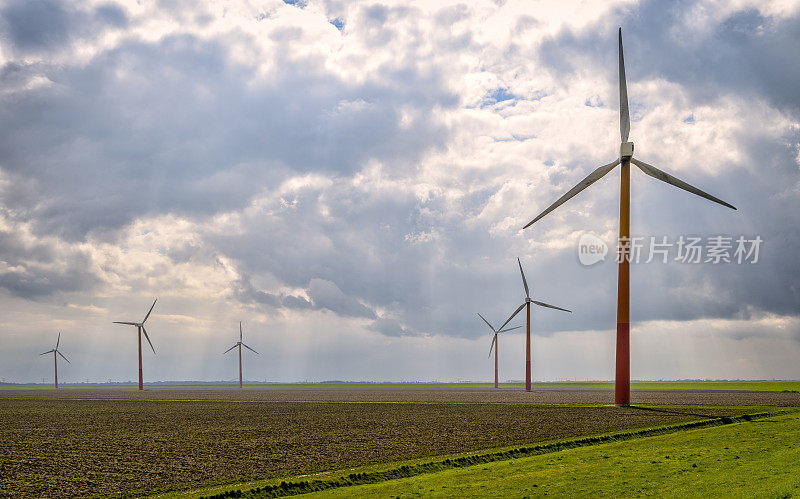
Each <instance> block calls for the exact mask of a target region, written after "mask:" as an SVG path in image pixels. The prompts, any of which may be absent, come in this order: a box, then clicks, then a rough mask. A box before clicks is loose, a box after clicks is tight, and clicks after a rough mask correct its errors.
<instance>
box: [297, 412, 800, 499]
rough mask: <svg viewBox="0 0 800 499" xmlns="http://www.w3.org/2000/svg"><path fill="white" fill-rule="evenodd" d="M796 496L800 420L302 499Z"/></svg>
mask: <svg viewBox="0 0 800 499" xmlns="http://www.w3.org/2000/svg"><path fill="white" fill-rule="evenodd" d="M798 493H800V415H798V414H797V413H793V414H784V415H776V416H772V417H769V418H766V419H758V420H754V421H750V422H741V423H735V424H729V425H723V426H714V427H709V428H700V429H693V430H688V431H683V432H678V433H669V434H664V435H659V436H652V437H646V438H640V439H637V440H629V441H621V442H611V443H604V444H599V445H594V446H589V447H578V448H572V449H567V450H563V451H559V452H553V453H549V454H542V455H536V456H531V457H523V458H517V459H510V460H505V461H497V462H489V463H484V464H477V465H474V466H470V467H466V468H455V469H448V470H445V471H441V472H437V473H428V474H423V475H418V476H414V477H411V478H401V479H396V480H389V481H385V482H381V483H376V484H371V485H359V486H351V487H343V488H338V489H330V490H326V491H322V492H317V493H313V494H310V497H345V496H346V497H420V496H424V497H437V496H438V497H443V496H446V497H458V496H462V497H463V496H472V497H476V496H479V497H523V496H544V495H553V496H562V497H563V496H570V497H574V496H578V497H587V496H591V497H597V496H600V497H610V496H619V495H626V496H644V495H651V496H658V497H665V496H666V497H687V496H688V497H704V496H713V497H720V496H726V497H790V496H792V495H796V494H798Z"/></svg>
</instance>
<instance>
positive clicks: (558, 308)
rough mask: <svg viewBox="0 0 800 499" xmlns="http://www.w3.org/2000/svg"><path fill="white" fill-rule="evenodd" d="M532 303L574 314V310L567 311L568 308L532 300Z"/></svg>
mask: <svg viewBox="0 0 800 499" xmlns="http://www.w3.org/2000/svg"><path fill="white" fill-rule="evenodd" d="M531 302H533V303H535V304H537V305H539V306H540V307H547V308H554V309H556V310H563V311H564V312H569V313H572V310H567V309H566V308H561V307H556V306H555V305H548V304H547V303H544V302H540V301H536V300H531Z"/></svg>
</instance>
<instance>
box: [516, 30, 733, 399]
mask: <svg viewBox="0 0 800 499" xmlns="http://www.w3.org/2000/svg"><path fill="white" fill-rule="evenodd" d="M630 129H631V120H630V114H629V112H628V89H627V85H626V82H625V61H624V58H623V54H622V28H620V29H619V132H620V137H621V144H620V149H619V159H617V160H615V161H614V162H613V163H609V164H607V165H603V166H601V167H599V168H598V169H596V170H595V171H593V172H592V173H590V174H589V176H587V177H586V178H585V179H583V180H581V181H580V182H579V183H578V185H576V186H575V187H573V188H572V189H570V190H569V191H567V193H566V194H564V195H563V196H561V197H560V198H558V200H557V201H556V202H555V203H553V204H552V205H550V206H549V207H548V208H547V209H546V210H544V211H543V212H542V213H540V214H539V215H538V216H537V217H536V218H534V219H533V220H531V221H530V222H528V224H527V225H525V227H523V229H527V228H528V227H530V226H531V225H533V224H534V223H535V222H537V221H538V220H539V219H541V218H542V217H544V216H545V215H547V214H548V213H550V212H551V211H553V210H555V209H556V208H558V207H559V206H561V205H562V204H564V203H565V202H566V201H567V200H569V199H570V198H572V197H573V196H575V195H576V194H578V193H579V192H581V191H582V190H584V189H586V188H587V187H589V186H590V185H592V184H593V183H595V182H597V181H598V180H600V179H601V178H602V177H603V176H604V175H606V174H607V173H608V172H610V171H611V170H613V169H614V168H615V167H616V166H617V165H620V164H621V165H622V166H621V168H622V175H621V182H620V204H619V239H620V255H619V260H620V261H619V275H618V279H617V354H616V359H617V368H616V378H615V384H614V403H615V404H617V405H630V403H631V387H630V379H631V377H630V288H629V285H630V266H629V263H630V262H629V260H630V245H629V241H630V234H631V233H630V210H631V209H630V187H631V183H630V182H631V169H630V166H631V163H633V164H634V165H636V166H637V167H639V169H640V170H642V171H643V172H644V173H646V174H647V175H649V176H651V177H653V178H656V179H658V180H661V181H662V182H666V183H668V184H671V185H674V186H675V187H678V188H680V189H683V190H685V191H689V192H691V193H692V194H696V195H698V196H700V197H703V198H706V199H708V200H710V201H714V202H715V203H718V204H721V205H723V206H727V207H728V208H732V209H734V210H735V209H736V208H735V207H734V206H733V205H730V204H728V203H726V202H725V201H723V200H721V199H719V198H716V197H714V196H712V195H711V194H708V193H707V192H704V191H701V190H700V189H698V188H697V187H694V186H691V185H689V184H687V183H686V182H684V181H683V180H679V179H677V178H675V177H673V176H672V175H670V174H668V173H665V172H663V171H661V170H659V169H658V168H656V167H654V166H651V165H648V164H647V163H645V162H643V161H639V160H637V159H635V158H634V157H633V142H628V133H629V132H630Z"/></svg>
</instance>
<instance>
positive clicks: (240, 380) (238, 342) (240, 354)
mask: <svg viewBox="0 0 800 499" xmlns="http://www.w3.org/2000/svg"><path fill="white" fill-rule="evenodd" d="M236 347H239V388H241V387H242V347H245V348H246V349H248V350H250V351H251V352H253V353H255V354H256V355H258V352H256V351H255V350H253V349H252V348H250V347H249V346H247V345H245V344H244V342H243V341H242V321H239V341H237V342H236V344H235V345H233V346H232V347H230V348H229V349H227V350H225V351H224V352H222V355H225V354H226V353H228V352H230V351H231V350H233V349H234V348H236Z"/></svg>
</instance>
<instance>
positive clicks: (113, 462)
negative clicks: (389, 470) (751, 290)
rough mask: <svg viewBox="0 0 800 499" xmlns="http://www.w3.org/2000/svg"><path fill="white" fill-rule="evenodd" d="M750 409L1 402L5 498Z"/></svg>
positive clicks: (497, 443) (263, 471) (220, 477)
mask: <svg viewBox="0 0 800 499" xmlns="http://www.w3.org/2000/svg"><path fill="white" fill-rule="evenodd" d="M63 393H66V391H64V392H63ZM118 395H119V394H118ZM750 410H752V408H745V407H741V408H719V407H717V408H692V409H685V408H684V409H681V408H674V409H669V408H658V409H655V408H654V409H647V408H618V407H602V406H582V407H576V406H542V405H535V404H511V403H505V404H497V403H493V404H489V403H365V402H362V403H347V402H286V401H279V402H266V401H235V400H205V401H200V400H184V401H178V400H119V399H117V400H103V399H83V400H75V399H66V398H64V399H42V398H5V399H0V422H1V423H2V425H0V427H1V428H2V429H0V449H2V451H3V453H2V456H0V477H1V478H0V490H2V491H3V493H4V494H8V495H21V494H22V495H39V496H41V495H46V496H75V495H89V494H110V493H122V492H130V491H133V490H140V491H151V492H153V491H157V490H170V489H179V488H184V487H189V486H195V485H197V484H200V483H226V482H231V481H234V480H245V479H258V478H268V477H271V476H275V477H279V476H293V475H297V474H301V473H311V472H316V471H322V470H331V469H343V468H348V467H353V466H360V465H365V464H374V463H383V462H390V461H397V460H403V459H412V458H417V457H425V456H436V455H442V454H448V453H454V452H463V451H468V450H476V449H486V448H497V447H503V446H509V445H514V444H522V443H531V442H537V441H545V440H552V439H557V438H566V437H572V436H577V435H585V434H596V433H602V432H606V431H610V430H618V429H626V428H639V427H647V426H655V425H660V424H665V423H674V422H680V421H687V420H696V419H703V418H708V417H715V416H722V415H735V414H739V413H742V412H745V411H750Z"/></svg>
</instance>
